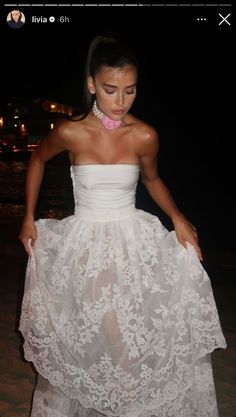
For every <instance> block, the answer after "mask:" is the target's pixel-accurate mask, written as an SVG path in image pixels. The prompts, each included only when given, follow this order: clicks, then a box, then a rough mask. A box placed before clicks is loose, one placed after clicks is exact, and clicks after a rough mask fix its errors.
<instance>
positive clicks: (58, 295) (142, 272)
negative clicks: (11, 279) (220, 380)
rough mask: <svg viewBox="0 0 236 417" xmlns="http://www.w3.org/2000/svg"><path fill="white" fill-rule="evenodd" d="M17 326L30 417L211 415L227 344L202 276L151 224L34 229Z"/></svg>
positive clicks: (134, 216) (142, 216)
mask: <svg viewBox="0 0 236 417" xmlns="http://www.w3.org/2000/svg"><path fill="white" fill-rule="evenodd" d="M36 226H37V229H38V239H37V241H36V245H35V248H34V250H32V256H31V257H30V259H29V262H28V265H27V271H26V283H25V293H24V298H23V304H22V313H21V322H20V330H21V332H22V334H23V336H24V339H25V342H24V352H25V357H26V359H27V360H29V361H32V362H33V363H34V366H35V367H36V369H37V370H38V372H39V374H40V376H39V382H38V385H37V388H36V391H35V395H34V402H33V409H32V417H51V416H53V417H65V416H66V417H69V416H70V417H85V416H86V417H102V416H109V417H111V416H117V417H154V416H155V417H193V416H194V417H203V416H204V417H217V415H218V412H217V406H216V398H215V391H214V383H213V378H212V368H211V363H210V358H209V354H210V352H212V351H213V350H214V349H215V348H219V347H225V346H226V344H225V339H224V336H223V334H222V330H221V326H220V322H219V317H218V313H217V309H216V305H215V301H214V297H213V293H212V288H211V284H210V280H209V277H208V275H207V273H206V271H205V270H204V268H203V267H202V264H201V263H200V262H199V260H198V257H197V254H196V252H195V250H194V248H193V247H192V246H191V245H188V247H187V249H185V248H184V247H183V246H182V245H180V244H179V242H178V241H177V239H176V236H175V233H174V232H168V231H167V230H166V229H165V228H164V227H163V225H162V224H161V223H160V221H159V219H158V218H157V217H156V216H154V215H152V214H150V213H147V212H145V211H143V210H138V209H136V210H135V211H132V213H130V215H129V216H127V217H126V218H121V219H119V218H117V219H114V220H110V221H109V220H108V221H105V219H102V220H101V221H99V220H98V219H96V220H93V219H92V218H90V219H89V218H88V219H86V218H83V216H82V217H80V216H79V215H75V216H70V217H68V218H66V219H63V220H61V221H59V220H52V219H44V220H39V221H37V222H36Z"/></svg>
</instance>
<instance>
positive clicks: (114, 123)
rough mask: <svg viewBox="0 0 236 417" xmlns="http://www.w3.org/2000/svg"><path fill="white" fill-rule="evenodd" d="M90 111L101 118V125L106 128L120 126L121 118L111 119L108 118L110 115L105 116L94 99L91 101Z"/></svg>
mask: <svg viewBox="0 0 236 417" xmlns="http://www.w3.org/2000/svg"><path fill="white" fill-rule="evenodd" d="M92 112H93V114H94V115H95V116H96V117H97V118H98V119H100V120H101V122H102V124H103V126H104V127H105V128H106V129H117V128H118V127H120V125H121V123H122V121H121V120H112V119H110V117H108V116H106V115H105V114H104V113H103V112H101V110H99V109H98V107H97V103H96V100H95V101H94V103H93V107H92Z"/></svg>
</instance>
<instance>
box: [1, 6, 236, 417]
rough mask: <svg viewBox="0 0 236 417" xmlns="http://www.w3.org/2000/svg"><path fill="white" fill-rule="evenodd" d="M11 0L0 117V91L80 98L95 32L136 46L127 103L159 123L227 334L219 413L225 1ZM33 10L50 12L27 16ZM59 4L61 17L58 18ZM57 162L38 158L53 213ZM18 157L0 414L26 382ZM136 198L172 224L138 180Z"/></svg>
mask: <svg viewBox="0 0 236 417" xmlns="http://www.w3.org/2000/svg"><path fill="white" fill-rule="evenodd" d="M195 3H196V2H195ZM208 4H209V2H208ZM0 7H1V6H0ZM14 8H15V7H14ZM19 8H20V10H21V11H23V12H24V14H25V16H26V23H25V25H24V26H23V27H22V28H21V29H17V30H14V29H11V28H9V27H8V25H7V23H6V16H7V14H8V12H9V11H10V10H12V7H3V6H2V8H1V9H0V10H1V13H0V39H1V52H0V53H1V65H0V70H1V89H0V117H1V115H2V114H4V111H5V110H6V108H7V104H8V103H17V104H18V105H19V106H21V105H24V104H25V103H26V104H27V103H32V101H33V100H35V99H40V100H51V101H53V102H58V103H64V104H67V105H71V106H76V107H77V106H78V107H79V105H80V100H81V93H82V83H83V69H84V63H85V57H86V52H87V48H88V46H89V43H90V41H91V39H92V38H93V36H95V35H100V34H101V35H103V34H104V35H106V34H114V35H116V34H118V35H124V38H125V39H127V41H128V42H129V43H130V45H131V46H132V47H133V48H134V50H135V51H136V53H137V55H138V57H139V60H140V76H139V82H138V95H137V99H136V102H135V104H134V106H133V108H132V112H133V113H134V114H135V115H136V116H137V117H140V118H141V119H143V120H145V121H147V122H149V123H151V124H152V125H153V126H155V127H156V129H157V130H158V132H159V136H160V143H161V146H160V154H159V167H160V175H161V177H162V178H163V179H164V181H165V182H166V184H167V185H168V186H169V188H170V190H171V192H172V194H173V196H174V198H175V200H176V202H177V205H178V206H179V207H180V208H181V209H182V211H183V212H184V213H185V215H186V216H187V217H188V218H189V219H190V220H191V221H192V223H193V224H194V225H195V226H196V227H197V229H198V234H199V240H200V245H201V247H202V251H203V257H204V261H203V266H204V267H205V269H206V271H207V272H208V274H209V277H210V279H211V283H212V287H213V292H214V297H215V300H216V304H217V308H218V311H219V316H220V320H221V323H222V328H223V332H224V335H225V337H226V340H227V345H228V346H227V349H226V350H221V349H220V350H217V351H215V352H214V354H213V356H212V359H213V371H214V376H215V382H216V391H217V397H218V402H219V411H220V413H219V415H220V417H226V416H233V415H235V406H236V404H235V366H234V365H233V364H235V363H236V360H235V358H236V338H235V334H236V333H235V323H236V320H235V297H234V294H235V271H236V245H235V235H236V234H235V232H236V230H235V213H236V206H235V196H234V194H235V192H234V190H235V151H234V146H233V145H234V143H233V142H234V140H233V127H234V125H233V108H234V107H235V105H234V101H235V97H234V96H235V95H234V94H233V84H234V83H233V80H234V77H233V74H234V75H235V65H234V63H233V55H234V53H233V52H234V49H235V48H233V39H232V38H233V37H232V27H233V13H232V8H230V7H223V6H220V7H216V6H209V7H200V6H199V7H191V6H190V7H173V6H169V7H168V6H166V7H141V6H140V7H131V6H130V7H88V6H87V7H73V8H72V7H57V8H56V7H23V6H22V7H19ZM219 13H221V14H222V15H223V16H227V15H228V13H230V14H231V15H230V18H229V21H230V22H231V23H232V25H228V24H227V23H222V24H221V25H219V22H220V16H219ZM32 15H34V16H37V17H40V16H44V17H49V16H55V17H56V19H57V20H56V22H54V23H45V24H43V23H41V24H32V23H30V21H31V16H32ZM63 15H64V16H68V17H69V19H70V23H69V24H66V23H64V24H62V23H59V20H58V19H59V16H63ZM198 17H199V18H201V17H202V18H204V17H205V18H207V20H206V21H197V18H198ZM234 120H235V118H234ZM0 132H1V131H0ZM234 136H235V135H234ZM67 162H68V161H67V159H66V157H65V155H61V156H59V157H56V158H55V159H53V160H52V161H50V162H49V163H48V164H47V167H46V171H45V178H44V181H43V184H42V189H41V193H40V196H39V202H38V208H37V213H36V217H56V218H62V217H65V216H67V215H68V214H70V213H72V212H73V197H72V186H71V181H70V177H69V166H68V163H67ZM27 164H28V160H27V161H23V162H22V161H11V160H8V161H4V160H1V159H0V277H1V286H0V352H1V355H0V379H1V382H0V414H1V415H2V416H3V415H4V416H5V417H16V416H17V417H25V416H26V415H28V413H29V408H30V401H31V393H32V391H33V387H34V383H35V375H34V372H33V371H32V369H31V367H30V365H29V364H28V363H26V362H25V361H24V359H23V355H22V347H21V342H22V340H21V339H20V335H19V332H18V330H17V329H18V320H19V316H20V309H21V301H22V295H23V288H24V279H25V268H26V262H27V256H26V253H25V252H24V250H23V247H22V245H21V243H20V241H19V239H18V235H19V230H20V226H21V221H22V217H23V212H24V179H25V175H26V171H27ZM136 203H137V204H136V205H137V207H138V208H142V209H144V210H147V211H149V212H151V213H153V214H157V215H158V216H159V217H160V219H161V220H162V221H163V223H164V225H166V227H168V228H171V227H172V225H171V224H170V222H169V220H168V219H167V218H166V216H165V215H164V214H163V213H162V212H161V211H160V210H159V209H158V207H157V205H156V204H155V203H154V201H153V200H152V199H151V197H150V196H149V195H148V193H147V191H146V190H145V189H144V187H143V186H142V184H141V183H140V182H139V184H138V188H137V201H136ZM1 407H2V409H1Z"/></svg>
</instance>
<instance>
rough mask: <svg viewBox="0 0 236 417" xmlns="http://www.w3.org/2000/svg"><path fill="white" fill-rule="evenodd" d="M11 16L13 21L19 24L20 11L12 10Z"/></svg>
mask: <svg viewBox="0 0 236 417" xmlns="http://www.w3.org/2000/svg"><path fill="white" fill-rule="evenodd" d="M11 16H12V19H13V20H14V21H15V22H19V20H20V11H19V10H12V12H11Z"/></svg>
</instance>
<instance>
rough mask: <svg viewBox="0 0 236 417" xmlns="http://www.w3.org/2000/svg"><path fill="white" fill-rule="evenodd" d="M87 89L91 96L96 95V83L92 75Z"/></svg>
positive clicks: (88, 79)
mask: <svg viewBox="0 0 236 417" xmlns="http://www.w3.org/2000/svg"><path fill="white" fill-rule="evenodd" d="M87 87H88V90H89V92H90V94H95V86H94V81H93V77H91V75H90V76H89V77H88V78H87Z"/></svg>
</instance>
